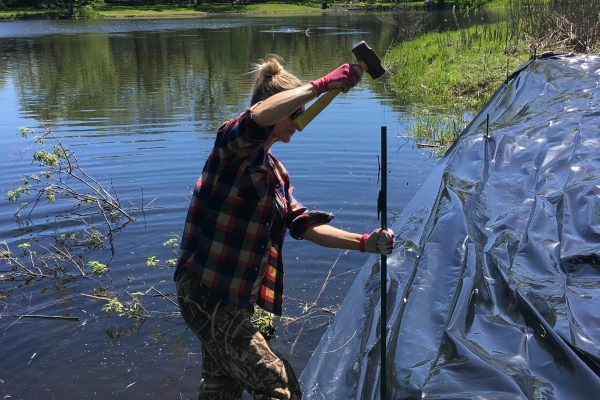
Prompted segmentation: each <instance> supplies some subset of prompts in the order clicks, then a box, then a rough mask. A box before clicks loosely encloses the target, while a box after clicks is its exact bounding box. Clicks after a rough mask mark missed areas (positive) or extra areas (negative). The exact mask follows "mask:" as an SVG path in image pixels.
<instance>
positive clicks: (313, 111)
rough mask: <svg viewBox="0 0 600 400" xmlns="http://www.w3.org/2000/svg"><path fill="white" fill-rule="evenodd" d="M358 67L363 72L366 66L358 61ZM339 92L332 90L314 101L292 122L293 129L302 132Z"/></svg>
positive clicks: (338, 90)
mask: <svg viewBox="0 0 600 400" xmlns="http://www.w3.org/2000/svg"><path fill="white" fill-rule="evenodd" d="M358 65H360V68H361V69H362V71H363V72H365V71H366V70H367V64H366V63H364V62H363V61H359V62H358ZM341 91H342V89H333V90H330V91H328V92H327V93H325V94H324V95H323V96H321V97H319V98H318V99H317V101H315V102H314V103H313V104H312V105H311V106H310V107H309V108H308V109H307V110H306V111H304V112H303V113H302V114H300V115H299V116H298V118H296V119H295V120H294V127H295V128H296V129H297V130H299V131H300V132H302V130H303V129H304V128H305V127H306V125H308V124H309V123H310V121H312V120H313V119H315V117H316V116H317V115H319V114H320V113H321V111H323V110H324V109H325V107H327V106H328V105H329V103H331V102H332V101H333V99H335V97H336V96H337V95H338V94H340V93H341Z"/></svg>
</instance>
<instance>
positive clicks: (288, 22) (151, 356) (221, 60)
mask: <svg viewBox="0 0 600 400" xmlns="http://www.w3.org/2000/svg"><path fill="white" fill-rule="evenodd" d="M394 21H395V20H394V18H393V17H392V16H390V15H385V14H381V15H379V14H363V15H361V14H349V13H341V14H324V15H318V16H310V17H306V16H292V17H285V18H283V17H280V16H272V17H239V18H238V17H234V18H210V19H209V18H206V19H189V20H188V19H183V20H160V21H81V22H72V21H27V22H3V23H0V113H1V115H2V118H1V119H0V167H1V168H2V171H3V173H2V174H1V175H0V189H1V191H2V193H3V196H2V200H0V239H2V240H4V241H6V243H7V244H8V245H9V246H10V248H11V249H12V250H13V251H14V252H15V253H16V254H22V253H23V251H22V250H21V249H20V248H18V247H17V246H18V245H19V244H22V243H24V242H31V243H32V245H33V246H34V247H35V248H38V247H36V246H40V245H46V246H47V245H48V243H50V242H51V241H52V238H53V237H55V236H56V235H57V234H61V233H67V232H75V233H83V232H84V231H85V230H86V229H90V227H92V228H93V227H95V226H97V227H99V228H101V227H102V226H103V224H102V221H99V220H98V219H97V218H96V219H86V218H82V220H80V221H75V222H73V221H72V220H67V219H64V218H62V217H61V216H60V215H59V213H58V212H59V210H61V209H62V208H61V207H63V206H62V205H61V203H60V202H58V203H57V204H55V205H47V204H45V203H40V204H39V205H38V207H37V208H36V209H35V211H34V213H33V214H32V216H31V220H32V222H33V224H30V225H27V226H25V227H18V226H17V224H16V222H15V218H14V217H13V212H14V210H15V208H16V204H15V203H9V202H8V201H6V200H5V199H4V193H5V192H6V191H7V190H9V189H13V188H14V187H16V184H17V183H18V181H19V179H20V177H21V176H22V175H23V174H26V173H31V172H34V171H35V166H34V165H33V164H32V163H31V156H32V152H33V151H34V150H35V149H34V147H35V146H34V145H32V144H31V142H29V141H27V140H24V139H22V138H21V137H20V136H19V135H18V134H17V130H18V128H19V127H31V128H35V129H41V128H43V127H46V128H48V129H50V130H51V131H52V132H53V133H54V134H55V135H57V136H58V137H59V138H60V140H61V142H62V143H63V144H64V145H65V146H67V147H69V148H70V149H71V150H73V151H74V152H75V154H76V155H77V157H78V159H79V162H80V164H81V166H82V167H83V168H85V170H86V171H87V172H89V173H90V174H91V175H92V176H94V177H95V178H96V179H98V181H99V182H101V183H102V184H103V185H106V186H107V187H108V186H109V185H112V186H114V188H115V189H116V190H117V191H118V194H119V198H120V199H121V202H122V203H123V204H125V205H127V206H131V208H132V213H133V214H134V215H135V216H136V218H137V220H136V222H133V223H130V224H128V225H127V226H125V227H124V228H123V229H121V230H120V231H119V232H117V233H116V234H115V237H114V256H113V255H112V254H111V249H110V247H109V246H107V245H105V246H104V248H101V249H96V250H94V251H87V252H85V254H84V257H85V259H84V262H87V261H90V260H97V261H100V262H103V263H108V264H109V267H110V272H109V274H108V275H107V276H104V277H95V278H93V279H88V278H80V279H53V278H44V279H40V280H35V281H32V282H29V283H28V284H26V285H23V284H20V285H19V286H20V287H18V288H14V287H13V288H12V289H13V290H9V289H11V285H0V290H1V291H0V313H1V317H0V394H2V396H3V398H5V397H4V396H6V395H9V396H12V398H14V399H62V400H64V399H87V398H98V399H145V398H167V399H192V398H195V397H196V395H197V388H198V385H199V382H200V374H201V360H200V354H199V353H200V345H199V341H198V340H197V339H196V338H195V337H194V335H193V334H192V333H191V332H190V331H189V330H188V329H186V326H185V324H184V322H183V319H182V318H181V317H180V316H179V314H178V312H177V308H176V307H175V306H174V305H173V304H172V303H171V302H169V301H168V300H167V299H165V297H162V296H159V295H158V292H157V291H156V290H154V289H151V288H155V289H157V290H158V291H160V292H161V293H163V294H164V295H165V296H166V297H168V298H170V299H174V296H173V295H174V284H173V282H172V273H173V271H172V269H170V268H151V267H148V266H147V265H146V260H147V258H148V257H150V256H156V257H157V258H158V259H161V260H165V259H168V258H171V257H173V256H172V255H171V253H170V250H169V249H168V248H167V247H165V246H163V243H164V242H165V241H167V240H168V239H170V238H172V237H174V236H175V235H180V234H181V231H182V228H183V222H184V219H185V215H186V211H187V206H188V202H189V198H190V189H191V187H193V185H194V182H195V180H196V178H197V176H198V175H199V174H200V172H201V169H202V166H203V164H204V160H205V158H206V156H207V154H208V153H209V151H210V149H211V146H212V143H213V140H214V134H215V130H216V128H217V127H218V126H219V125H220V123H221V122H222V121H223V120H225V119H228V118H231V117H233V116H235V115H237V114H238V113H240V112H241V111H243V110H244V108H245V107H246V106H247V105H248V101H249V94H250V76H249V75H248V74H247V72H248V71H249V70H250V69H251V67H252V63H253V62H255V61H256V60H257V59H258V58H260V57H262V56H265V55H266V54H269V53H275V54H278V55H279V56H281V57H282V58H283V60H284V61H285V63H286V65H287V67H288V68H289V69H290V70H291V71H292V72H294V73H295V74H296V75H297V76H299V77H300V78H301V79H303V80H309V79H311V78H315V77H318V76H321V75H322V74H324V73H327V72H329V71H330V70H331V69H333V68H335V67H336V66H337V65H339V64H341V63H343V62H348V61H352V53H351V48H352V47H353V45H354V44H356V43H357V42H359V41H360V40H366V41H367V43H369V45H370V46H371V47H373V48H374V49H375V50H376V52H377V53H378V54H380V55H381V56H382V57H383V55H384V54H385V50H386V49H387V48H388V47H389V46H390V45H392V43H393V42H394V41H397V40H398V38H399V37H400V35H401V34H402V26H401V24H398V23H396V22H394ZM442 21H443V20H442ZM405 109H406V108H405V105H403V104H399V103H398V102H396V101H395V100H394V98H393V95H392V94H391V93H390V92H389V91H388V89H387V87H386V81H385V78H384V79H382V80H380V81H373V80H371V79H370V78H369V77H368V76H365V77H364V79H363V80H362V82H361V83H360V84H359V85H358V86H357V87H356V88H355V89H353V90H352V91H350V92H349V93H347V94H343V95H340V96H339V97H338V98H337V99H336V100H335V101H334V103H333V104H332V105H331V106H330V107H329V108H327V109H326V110H325V111H324V112H323V113H322V114H321V115H319V116H318V117H317V119H316V120H315V121H313V123H312V124H311V125H309V126H308V127H307V128H306V129H305V130H304V131H303V132H302V133H296V134H295V135H294V137H293V139H292V142H291V143H290V144H289V145H282V144H277V145H275V146H274V148H273V152H274V153H275V154H277V155H278V156H279V157H280V158H281V159H282V160H283V162H284V164H285V165H286V167H287V168H288V170H289V172H290V175H291V178H292V183H293V185H294V186H295V188H296V191H295V193H296V195H297V198H298V199H299V200H300V201H301V202H302V203H303V204H304V205H306V206H308V207H309V208H313V209H321V210H327V211H330V212H333V213H334V214H335V216H336V217H335V220H334V225H335V226H338V227H340V228H344V229H348V230H352V231H355V232H361V233H362V232H369V231H370V230H371V229H373V228H375V227H377V226H379V221H378V220H377V218H376V207H375V202H376V197H377V191H378V176H377V174H378V155H379V132H380V126H381V125H387V126H388V136H389V138H388V140H389V144H388V146H389V156H388V157H389V162H390V165H389V167H388V169H389V178H388V179H389V183H388V185H389V194H388V198H389V200H388V204H389V209H390V212H389V214H390V217H389V218H390V220H392V221H393V216H394V214H395V213H396V212H400V211H401V210H402V208H403V206H404V204H406V203H407V201H408V200H409V199H410V198H411V197H412V195H413V193H414V192H415V191H417V190H418V188H419V186H420V185H421V182H423V180H424V178H425V177H426V176H427V175H428V173H429V171H430V170H431V169H432V168H433V167H434V164H435V160H434V159H433V158H432V156H431V154H430V152H429V151H428V150H424V149H419V148H417V147H416V146H415V144H414V143H413V142H412V141H411V140H409V139H407V138H406V136H407V135H408V134H409V133H408V132H407V121H409V122H410V115H407V114H406V113H405V112H404V110H405ZM142 204H143V205H144V211H143V213H142V212H141V211H139V210H138V211H136V210H135V209H136V208H137V209H139V207H140V205H142ZM38 249H39V248H38ZM284 258H285V265H286V282H285V283H286V292H285V295H286V300H285V310H284V314H285V317H287V318H288V319H284V320H282V321H279V322H278V323H277V325H278V330H277V336H276V337H275V338H274V339H273V340H272V343H273V346H274V348H275V349H276V350H277V351H278V352H280V353H282V354H283V355H286V356H287V358H288V359H289V360H290V361H291V363H292V364H293V366H294V367H295V369H296V372H297V374H298V375H300V372H301V371H302V368H303V367H304V365H305V363H306V361H307V360H308V358H309V357H310V354H311V352H312V350H313V349H314V348H315V346H316V345H317V343H318V341H319V339H320V336H321V335H322V333H323V332H324V330H325V327H326V326H327V324H328V323H329V321H330V319H331V318H332V314H331V313H328V312H326V310H324V311H319V312H316V313H314V314H310V315H309V316H308V317H306V315H305V314H304V309H305V305H306V304H310V303H312V302H314V301H315V299H316V298H317V296H318V294H319V292H320V291H321V289H322V287H323V284H324V282H325V279H326V277H327V274H328V271H329V270H330V268H331V267H332V266H333V265H334V264H335V268H334V269H333V273H332V276H333V278H332V279H330V281H329V284H328V285H327V287H326V288H325V290H324V291H323V293H322V294H321V296H320V298H319V302H318V305H319V307H322V308H324V309H330V308H331V309H335V307H337V305H338V304H340V303H341V301H342V299H343V297H344V295H345V293H346V290H347V289H348V287H349V286H350V284H351V283H352V281H353V278H354V276H355V274H356V272H357V271H358V270H359V269H360V268H361V267H363V266H364V265H366V264H369V265H370V264H371V263H372V262H373V261H374V260H375V258H370V257H369V256H368V255H365V254H360V253H353V252H350V253H341V252H339V251H337V250H332V249H324V248H319V247H317V246H316V245H313V244H310V243H307V242H304V241H294V240H292V239H291V238H288V239H287V242H286V246H285V255H284ZM336 260H337V263H336ZM0 268H2V269H1V270H0V273H1V272H3V271H4V272H6V271H7V270H8V266H7V265H2V266H0ZM88 270H89V269H88ZM12 286H14V285H12ZM99 287H105V288H107V289H108V292H109V293H111V294H113V295H117V296H118V297H119V299H120V300H122V301H123V302H126V301H128V300H131V297H129V295H128V294H127V293H134V292H142V293H144V294H143V295H142V297H141V298H142V303H143V305H144V307H145V309H146V311H147V312H148V313H149V314H151V315H152V316H151V317H149V318H147V319H145V320H144V321H138V320H135V319H127V318H125V317H115V316H109V315H108V314H106V313H105V312H103V311H102V310H101V308H102V306H103V305H104V304H105V302H104V301H102V300H95V299H91V298H89V297H85V296H82V295H81V294H82V293H83V294H90V293H94V290H95V289H97V288H99ZM28 313H29V314H43V315H58V316H71V317H77V318H78V320H74V321H71V320H49V319H33V318H22V319H18V318H17V316H18V315H22V314H28ZM303 315H304V316H305V317H304V318H302V317H303ZM289 318H292V319H296V318H298V319H296V320H290V319H289ZM292 349H293V352H292Z"/></svg>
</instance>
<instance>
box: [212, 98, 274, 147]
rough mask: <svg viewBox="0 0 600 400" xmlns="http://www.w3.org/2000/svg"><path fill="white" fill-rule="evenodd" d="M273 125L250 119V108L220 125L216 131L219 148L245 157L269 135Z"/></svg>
mask: <svg viewBox="0 0 600 400" xmlns="http://www.w3.org/2000/svg"><path fill="white" fill-rule="evenodd" d="M272 130H273V126H267V127H263V126H260V125H258V124H257V123H256V122H254V120H253V119H252V111H251V109H247V110H246V111H245V112H243V113H242V114H240V115H239V116H238V117H236V118H233V119H230V120H229V121H226V122H225V123H223V125H221V127H220V128H219V130H218V132H217V142H218V145H219V148H221V149H227V150H228V151H230V152H232V153H234V154H236V155H237V156H239V157H246V156H248V155H250V154H252V153H254V152H256V150H257V149H258V148H259V147H260V146H262V145H263V144H264V143H265V141H266V140H267V138H268V137H269V136H270V135H271V131H272Z"/></svg>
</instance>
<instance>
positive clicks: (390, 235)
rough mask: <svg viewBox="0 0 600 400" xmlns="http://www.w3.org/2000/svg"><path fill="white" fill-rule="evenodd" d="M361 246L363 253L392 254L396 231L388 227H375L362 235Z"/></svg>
mask: <svg viewBox="0 0 600 400" xmlns="http://www.w3.org/2000/svg"><path fill="white" fill-rule="evenodd" d="M359 248H360V251H361V252H362V253H364V252H365V251H366V252H369V253H380V254H390V253H391V252H392V249H393V248H394V232H393V231H392V230H391V229H390V228H388V229H386V230H383V229H380V228H378V229H375V230H374V231H373V232H371V233H365V234H364V235H362V236H361V238H360V242H359Z"/></svg>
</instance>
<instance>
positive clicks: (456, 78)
mask: <svg viewBox="0 0 600 400" xmlns="http://www.w3.org/2000/svg"><path fill="white" fill-rule="evenodd" d="M529 57H530V54H529V53H528V52H527V51H526V50H525V48H524V46H523V45H522V44H520V43H519V44H517V45H515V44H514V41H513V40H512V39H511V37H510V31H509V27H508V25H507V24H504V23H497V24H493V25H484V26H474V27H471V28H468V29H464V30H459V31H451V32H441V33H428V34H425V35H423V36H420V37H418V38H417V39H415V40H411V41H407V42H403V43H401V44H399V45H398V46H396V47H395V48H393V49H391V50H390V52H389V53H388V55H387V58H386V64H387V66H388V69H389V70H390V71H391V75H392V77H391V79H390V81H391V87H392V90H393V91H394V92H395V93H396V94H397V96H398V97H400V98H401V99H404V100H406V101H409V102H411V103H416V104H423V105H426V106H427V108H429V109H436V108H437V109H454V110H463V111H465V110H466V111H471V112H476V111H478V110H479V109H481V107H482V106H483V105H484V104H485V103H486V102H487V100H488V99H489V98H490V96H491V95H492V94H493V93H494V92H495V91H496V89H497V88H498V87H499V86H500V84H501V83H502V82H503V81H504V80H505V79H506V77H507V75H508V74H510V73H512V72H513V71H514V70H515V69H516V68H517V67H518V66H519V65H521V64H522V63H523V62H524V61H526V60H527V59H528V58H529Z"/></svg>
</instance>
